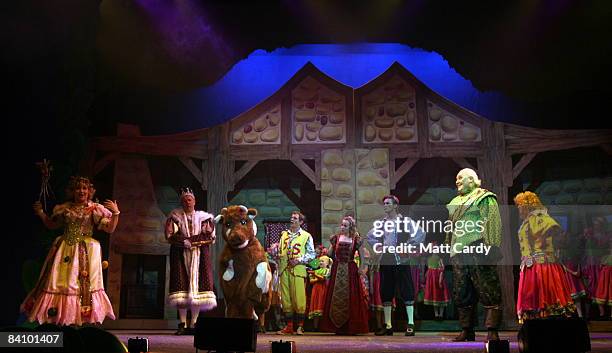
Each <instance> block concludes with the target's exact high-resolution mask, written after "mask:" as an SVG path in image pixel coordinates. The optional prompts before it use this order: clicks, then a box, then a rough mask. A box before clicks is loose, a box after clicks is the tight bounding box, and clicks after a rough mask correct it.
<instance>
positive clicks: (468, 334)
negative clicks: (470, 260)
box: [453, 327, 476, 342]
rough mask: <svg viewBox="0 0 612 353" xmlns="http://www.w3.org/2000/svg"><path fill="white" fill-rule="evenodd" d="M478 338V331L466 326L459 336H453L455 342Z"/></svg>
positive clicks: (471, 340)
mask: <svg viewBox="0 0 612 353" xmlns="http://www.w3.org/2000/svg"><path fill="white" fill-rule="evenodd" d="M475 340H476V333H475V332H474V328H473V327H464V328H463V330H462V331H461V333H460V334H459V336H457V337H455V338H453V342H464V341H470V342H473V341H475Z"/></svg>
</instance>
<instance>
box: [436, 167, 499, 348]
mask: <svg viewBox="0 0 612 353" xmlns="http://www.w3.org/2000/svg"><path fill="white" fill-rule="evenodd" d="M455 184H456V185H457V191H458V193H459V195H457V196H456V197H455V198H454V199H452V200H451V201H450V203H449V204H448V205H447V208H448V212H449V219H450V221H451V222H452V224H453V230H452V231H451V232H448V233H447V235H446V243H447V244H450V246H451V255H450V256H451V264H452V265H453V279H454V285H453V299H454V300H455V305H456V306H457V308H458V312H459V323H460V324H461V327H462V328H463V330H462V332H461V333H460V334H459V336H457V337H455V338H454V341H457V342H460V341H474V340H475V333H474V327H475V326H476V321H477V314H476V308H477V304H478V300H480V302H481V303H482V305H483V306H484V308H485V309H486V317H485V326H486V327H487V331H488V334H487V340H492V339H493V340H495V339H499V336H498V333H497V330H498V328H499V324H500V322H501V309H500V304H501V288H500V283H499V276H498V274H497V266H496V265H495V264H496V263H497V261H498V260H499V254H500V251H499V246H500V244H501V234H502V231H501V217H500V215H499V208H498V206H497V196H496V195H495V194H493V193H492V192H490V191H488V190H485V189H482V188H480V180H479V179H478V176H477V175H476V172H475V171H474V170H472V169H469V168H466V169H462V170H461V171H459V173H458V174H457V179H456V182H455ZM480 244H484V245H485V246H491V251H490V252H489V254H488V255H485V254H479V253H474V252H470V251H469V250H470V249H474V248H473V247H471V246H474V245H480Z"/></svg>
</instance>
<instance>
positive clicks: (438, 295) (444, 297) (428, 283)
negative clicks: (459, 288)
mask: <svg viewBox="0 0 612 353" xmlns="http://www.w3.org/2000/svg"><path fill="white" fill-rule="evenodd" d="M427 266H428V267H427V274H426V275H425V296H424V300H423V302H424V303H425V305H433V306H447V305H448V303H450V296H449V294H448V287H447V286H446V281H445V280H444V266H442V263H441V262H440V257H439V256H437V255H432V256H431V257H430V258H429V259H428V260H427ZM440 275H442V285H440Z"/></svg>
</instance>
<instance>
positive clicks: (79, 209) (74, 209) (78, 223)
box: [65, 203, 87, 245]
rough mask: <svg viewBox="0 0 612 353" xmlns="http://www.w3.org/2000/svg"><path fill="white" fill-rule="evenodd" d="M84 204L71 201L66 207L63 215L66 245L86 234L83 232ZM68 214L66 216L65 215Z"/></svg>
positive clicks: (76, 241) (73, 242) (77, 240)
mask: <svg viewBox="0 0 612 353" xmlns="http://www.w3.org/2000/svg"><path fill="white" fill-rule="evenodd" d="M85 206H86V205H85V204H75V203H73V204H72V205H71V206H70V207H69V208H68V209H67V213H70V214H69V215H68V214H67V215H65V218H66V231H65V241H66V243H68V245H74V244H76V243H78V242H79V241H81V240H82V239H83V237H84V236H87V234H84V233H83V222H84V221H85V218H86V215H85V212H84V211H85ZM66 216H68V217H66Z"/></svg>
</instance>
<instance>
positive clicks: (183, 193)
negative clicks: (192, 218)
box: [181, 187, 195, 199]
mask: <svg viewBox="0 0 612 353" xmlns="http://www.w3.org/2000/svg"><path fill="white" fill-rule="evenodd" d="M188 195H190V196H193V197H195V195H194V194H193V190H191V188H187V187H185V188H181V199H182V198H183V197H185V196H188Z"/></svg>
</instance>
